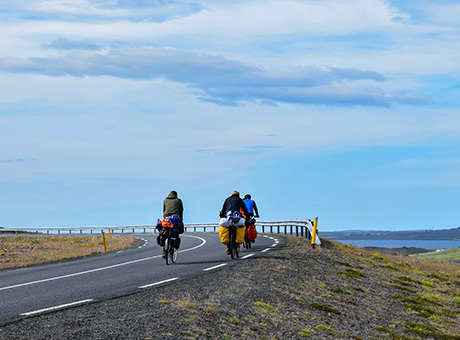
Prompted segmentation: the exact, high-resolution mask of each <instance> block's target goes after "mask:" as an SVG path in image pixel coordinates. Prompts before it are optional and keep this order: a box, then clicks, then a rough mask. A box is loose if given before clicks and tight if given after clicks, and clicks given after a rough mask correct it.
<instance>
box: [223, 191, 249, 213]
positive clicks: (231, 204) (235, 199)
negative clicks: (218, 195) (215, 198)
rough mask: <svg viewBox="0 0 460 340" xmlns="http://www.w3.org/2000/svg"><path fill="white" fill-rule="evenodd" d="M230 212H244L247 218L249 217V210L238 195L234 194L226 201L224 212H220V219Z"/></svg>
mask: <svg viewBox="0 0 460 340" xmlns="http://www.w3.org/2000/svg"><path fill="white" fill-rule="evenodd" d="M228 211H231V212H232V213H233V212H235V211H240V212H241V211H243V213H244V216H245V217H246V218H248V217H249V212H248V208H247V207H246V204H245V203H244V201H243V200H242V199H241V198H240V196H239V195H238V194H233V195H232V196H230V197H228V198H227V199H226V200H225V202H224V205H223V206H222V210H221V211H220V214H219V217H225V216H226V215H227V212H228Z"/></svg>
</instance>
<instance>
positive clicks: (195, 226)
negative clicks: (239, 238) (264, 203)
mask: <svg viewBox="0 0 460 340" xmlns="http://www.w3.org/2000/svg"><path fill="white" fill-rule="evenodd" d="M184 227H185V230H186V231H188V232H217V231H219V223H184ZM108 229H110V230H111V232H112V234H114V233H148V232H152V233H154V232H155V231H156V230H155V226H154V225H136V226H96V227H68V228H51V227H50V228H5V229H0V234H1V233H16V232H17V233H35V234H72V233H74V234H78V233H79V234H93V233H102V232H103V231H107V230H108ZM256 229H257V231H258V232H261V233H272V234H289V235H296V236H301V237H306V238H307V239H309V240H311V238H312V233H313V221H311V220H287V221H273V222H269V221H267V222H265V221H257V222H256ZM314 243H315V244H318V245H321V241H320V239H319V237H318V234H316V235H315V242H314Z"/></svg>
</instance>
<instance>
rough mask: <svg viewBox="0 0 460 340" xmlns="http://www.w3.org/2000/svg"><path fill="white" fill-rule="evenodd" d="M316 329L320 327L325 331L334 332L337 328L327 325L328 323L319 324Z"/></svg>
mask: <svg viewBox="0 0 460 340" xmlns="http://www.w3.org/2000/svg"><path fill="white" fill-rule="evenodd" d="M315 328H316V329H319V330H322V331H325V332H331V333H334V332H335V329H334V328H332V327H329V326H326V325H318V326H316V327H315Z"/></svg>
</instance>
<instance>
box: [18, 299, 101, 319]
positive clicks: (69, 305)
mask: <svg viewBox="0 0 460 340" xmlns="http://www.w3.org/2000/svg"><path fill="white" fill-rule="evenodd" d="M91 301H93V299H87V300H81V301H76V302H71V303H66V304H64V305H59V306H54V307H49V308H44V309H39V310H35V311H32V312H27V313H22V314H21V315H24V316H29V315H34V314H40V313H44V312H49V311H52V310H56V309H62V308H66V307H71V306H76V305H82V304H84V303H87V302H91Z"/></svg>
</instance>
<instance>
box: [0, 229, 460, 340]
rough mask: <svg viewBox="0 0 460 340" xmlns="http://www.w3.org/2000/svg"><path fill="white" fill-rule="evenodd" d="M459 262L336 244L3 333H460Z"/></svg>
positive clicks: (301, 243)
mask: <svg viewBox="0 0 460 340" xmlns="http://www.w3.org/2000/svg"><path fill="white" fill-rule="evenodd" d="M459 321H460V276H459V271H458V268H456V267H454V266H449V265H441V264H436V265H434V264H430V263H425V262H419V261H417V260H415V262H414V260H413V259H411V258H409V257H407V256H405V257H402V256H401V257H394V256H392V255H382V254H380V253H373V252H369V251H365V250H363V249H359V248H355V247H352V246H347V245H340V244H335V243H331V242H326V246H325V247H324V248H319V249H318V248H317V249H311V248H310V245H309V244H308V243H307V242H306V240H305V239H303V238H296V237H288V243H287V246H286V248H284V249H283V250H280V251H276V252H269V253H267V254H266V255H265V256H264V257H262V258H250V259H247V260H245V261H241V263H240V264H238V265H237V266H233V267H224V268H223V269H222V270H219V271H217V272H213V273H210V274H205V275H202V276H199V277H195V278H193V279H189V280H183V281H181V282H177V283H173V284H170V285H166V286H163V287H157V288H152V289H150V290H146V291H143V292H140V293H136V294H132V295H129V296H125V297H121V298H116V299H112V300H108V301H103V302H97V303H93V304H90V305H85V306H80V307H76V308H71V309H67V310H64V311H59V312H55V313H49V314H45V315H40V316H37V317H34V318H29V319H25V320H22V321H19V322H15V323H12V324H8V325H3V326H0V339H5V340H7V339H8V340H13V339H365V340H368V339H448V340H450V339H460V326H459Z"/></svg>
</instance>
